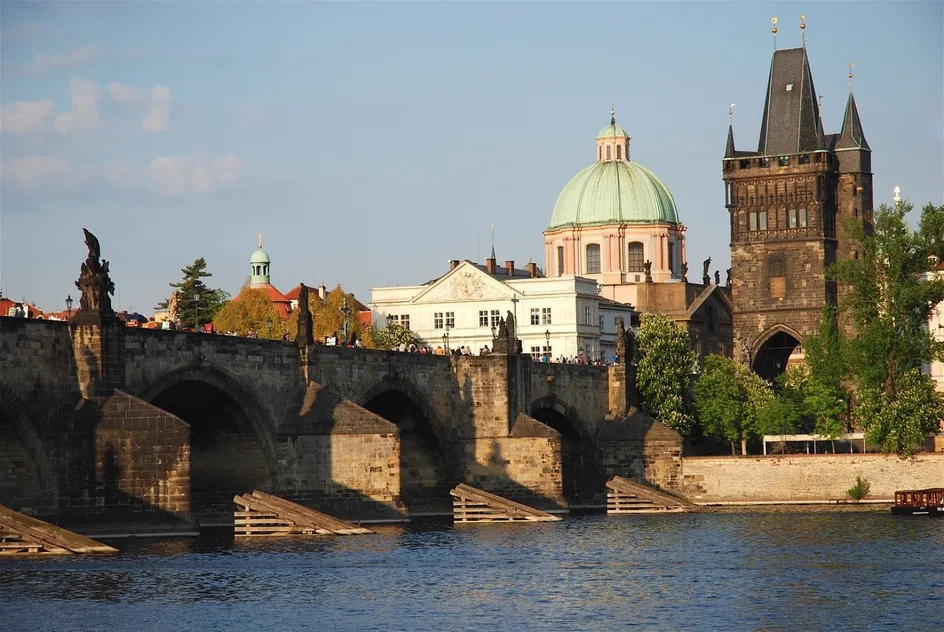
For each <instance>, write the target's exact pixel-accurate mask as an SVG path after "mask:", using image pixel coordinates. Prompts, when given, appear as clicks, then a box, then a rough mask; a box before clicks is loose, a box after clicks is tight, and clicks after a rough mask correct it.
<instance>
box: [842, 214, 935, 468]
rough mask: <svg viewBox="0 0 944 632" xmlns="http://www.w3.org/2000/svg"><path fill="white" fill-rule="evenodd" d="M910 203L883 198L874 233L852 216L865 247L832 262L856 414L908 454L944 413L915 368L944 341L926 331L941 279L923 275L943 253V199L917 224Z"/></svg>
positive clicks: (852, 228) (869, 430)
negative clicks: (850, 331) (846, 327)
mask: <svg viewBox="0 0 944 632" xmlns="http://www.w3.org/2000/svg"><path fill="white" fill-rule="evenodd" d="M911 210H912V206H911V204H909V203H907V202H905V201H900V202H897V203H896V204H895V205H894V206H893V207H889V206H887V205H884V204H883V205H882V206H881V207H879V209H878V210H877V211H876V213H875V224H874V231H872V232H866V230H865V229H864V228H863V227H862V226H861V224H858V223H854V222H850V223H847V224H846V225H845V229H846V231H848V233H849V234H850V236H851V237H852V238H853V239H855V240H856V241H857V242H858V243H859V244H860V245H861V247H862V254H861V256H860V257H858V258H851V259H844V260H841V261H839V262H837V263H836V264H834V265H833V266H831V267H830V275H831V276H832V277H833V278H835V279H836V280H837V281H838V282H839V283H841V284H842V286H843V292H842V296H841V303H840V307H841V309H842V311H843V313H844V314H845V315H847V316H848V317H849V318H850V319H851V321H852V322H853V324H854V326H855V336H854V337H852V338H850V339H849V340H848V342H847V343H846V346H847V349H848V353H846V354H845V357H846V360H847V366H848V369H849V374H850V375H851V376H852V377H853V379H854V381H855V385H856V395H857V399H858V401H859V405H858V406H857V409H856V414H857V416H858V419H859V422H860V423H861V424H862V426H863V428H864V429H865V431H866V436H867V437H868V438H869V440H870V441H872V442H873V443H878V444H880V445H882V446H883V448H884V449H885V450H886V451H889V452H897V453H899V454H900V455H907V454H910V452H911V449H912V448H911V444H912V443H913V442H918V441H920V440H921V439H922V438H923V437H924V435H926V434H927V433H929V432H933V431H934V430H935V428H936V427H937V423H938V420H939V419H941V418H944V403H942V402H941V398H940V397H939V396H935V394H934V392H933V384H932V382H931V380H930V378H929V377H928V376H925V375H922V374H921V373H920V372H918V371H917V369H919V368H920V366H921V364H922V363H926V362H930V361H931V360H932V359H940V358H942V357H944V344H942V343H940V342H937V341H935V339H934V337H933V335H932V334H931V333H930V332H928V331H927V322H928V319H929V317H930V315H931V313H932V311H933V310H934V308H935V306H936V305H937V304H938V303H940V302H941V301H942V300H944V279H942V278H932V279H930V280H923V279H922V275H924V274H925V273H927V272H930V271H932V270H933V268H934V267H935V262H936V259H935V258H934V257H940V256H941V255H944V230H942V227H944V206H942V207H935V206H932V205H930V204H929V205H927V206H926V207H925V208H924V210H923V212H922V217H921V221H920V223H919V226H918V229H917V230H912V229H911V227H910V226H909V225H908V222H907V219H906V218H907V215H908V213H909V212H910V211H911ZM920 406H924V407H925V408H924V410H923V411H919V410H918V408H919V407H920ZM903 410H913V411H915V413H916V415H915V416H911V417H908V416H905V415H903V414H902V411H903Z"/></svg>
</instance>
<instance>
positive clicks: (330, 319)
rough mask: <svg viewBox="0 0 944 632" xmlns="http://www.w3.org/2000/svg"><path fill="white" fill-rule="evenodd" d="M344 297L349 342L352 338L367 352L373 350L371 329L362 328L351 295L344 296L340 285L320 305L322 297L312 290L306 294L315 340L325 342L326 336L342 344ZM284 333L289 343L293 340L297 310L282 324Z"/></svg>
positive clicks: (296, 326) (295, 332)
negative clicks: (286, 332)
mask: <svg viewBox="0 0 944 632" xmlns="http://www.w3.org/2000/svg"><path fill="white" fill-rule="evenodd" d="M345 297H347V307H348V314H347V337H348V340H350V338H351V336H352V335H357V338H358V339H359V340H360V341H361V343H363V345H364V346H365V347H367V348H369V349H372V348H373V347H374V340H373V335H372V333H373V332H372V331H371V328H370V327H364V326H363V325H362V324H361V322H360V319H359V318H358V314H357V307H356V305H357V303H356V302H355V300H354V295H353V294H349V293H346V292H345V291H344V289H343V288H342V287H341V286H340V284H339V285H338V286H337V287H335V288H334V289H333V290H331V291H330V292H328V294H327V295H326V296H325V299H324V301H323V302H322V300H321V298H320V297H319V296H318V294H317V293H316V292H314V291H312V292H309V293H308V309H309V311H311V316H312V332H313V334H314V338H315V340H324V339H325V337H326V336H334V335H335V334H336V335H337V337H338V342H339V343H341V342H342V341H341V337H342V336H344V318H345V316H344V311H343V309H344V299H345ZM285 328H286V331H288V337H289V339H290V340H294V339H295V335H296V334H297V333H298V310H295V311H294V312H292V314H291V316H289V318H288V321H287V322H286V323H285Z"/></svg>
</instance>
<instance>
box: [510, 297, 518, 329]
mask: <svg viewBox="0 0 944 632" xmlns="http://www.w3.org/2000/svg"><path fill="white" fill-rule="evenodd" d="M518 301H519V299H518V297H517V296H512V297H511V304H512V305H514V310H515V327H517V326H518Z"/></svg>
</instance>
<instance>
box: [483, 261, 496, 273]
mask: <svg viewBox="0 0 944 632" xmlns="http://www.w3.org/2000/svg"><path fill="white" fill-rule="evenodd" d="M485 271H486V272H488V273H489V274H495V257H489V258H488V259H486V260H485Z"/></svg>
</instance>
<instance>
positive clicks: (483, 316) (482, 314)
mask: <svg viewBox="0 0 944 632" xmlns="http://www.w3.org/2000/svg"><path fill="white" fill-rule="evenodd" d="M479 327H488V310H487V309H480V310H479Z"/></svg>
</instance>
